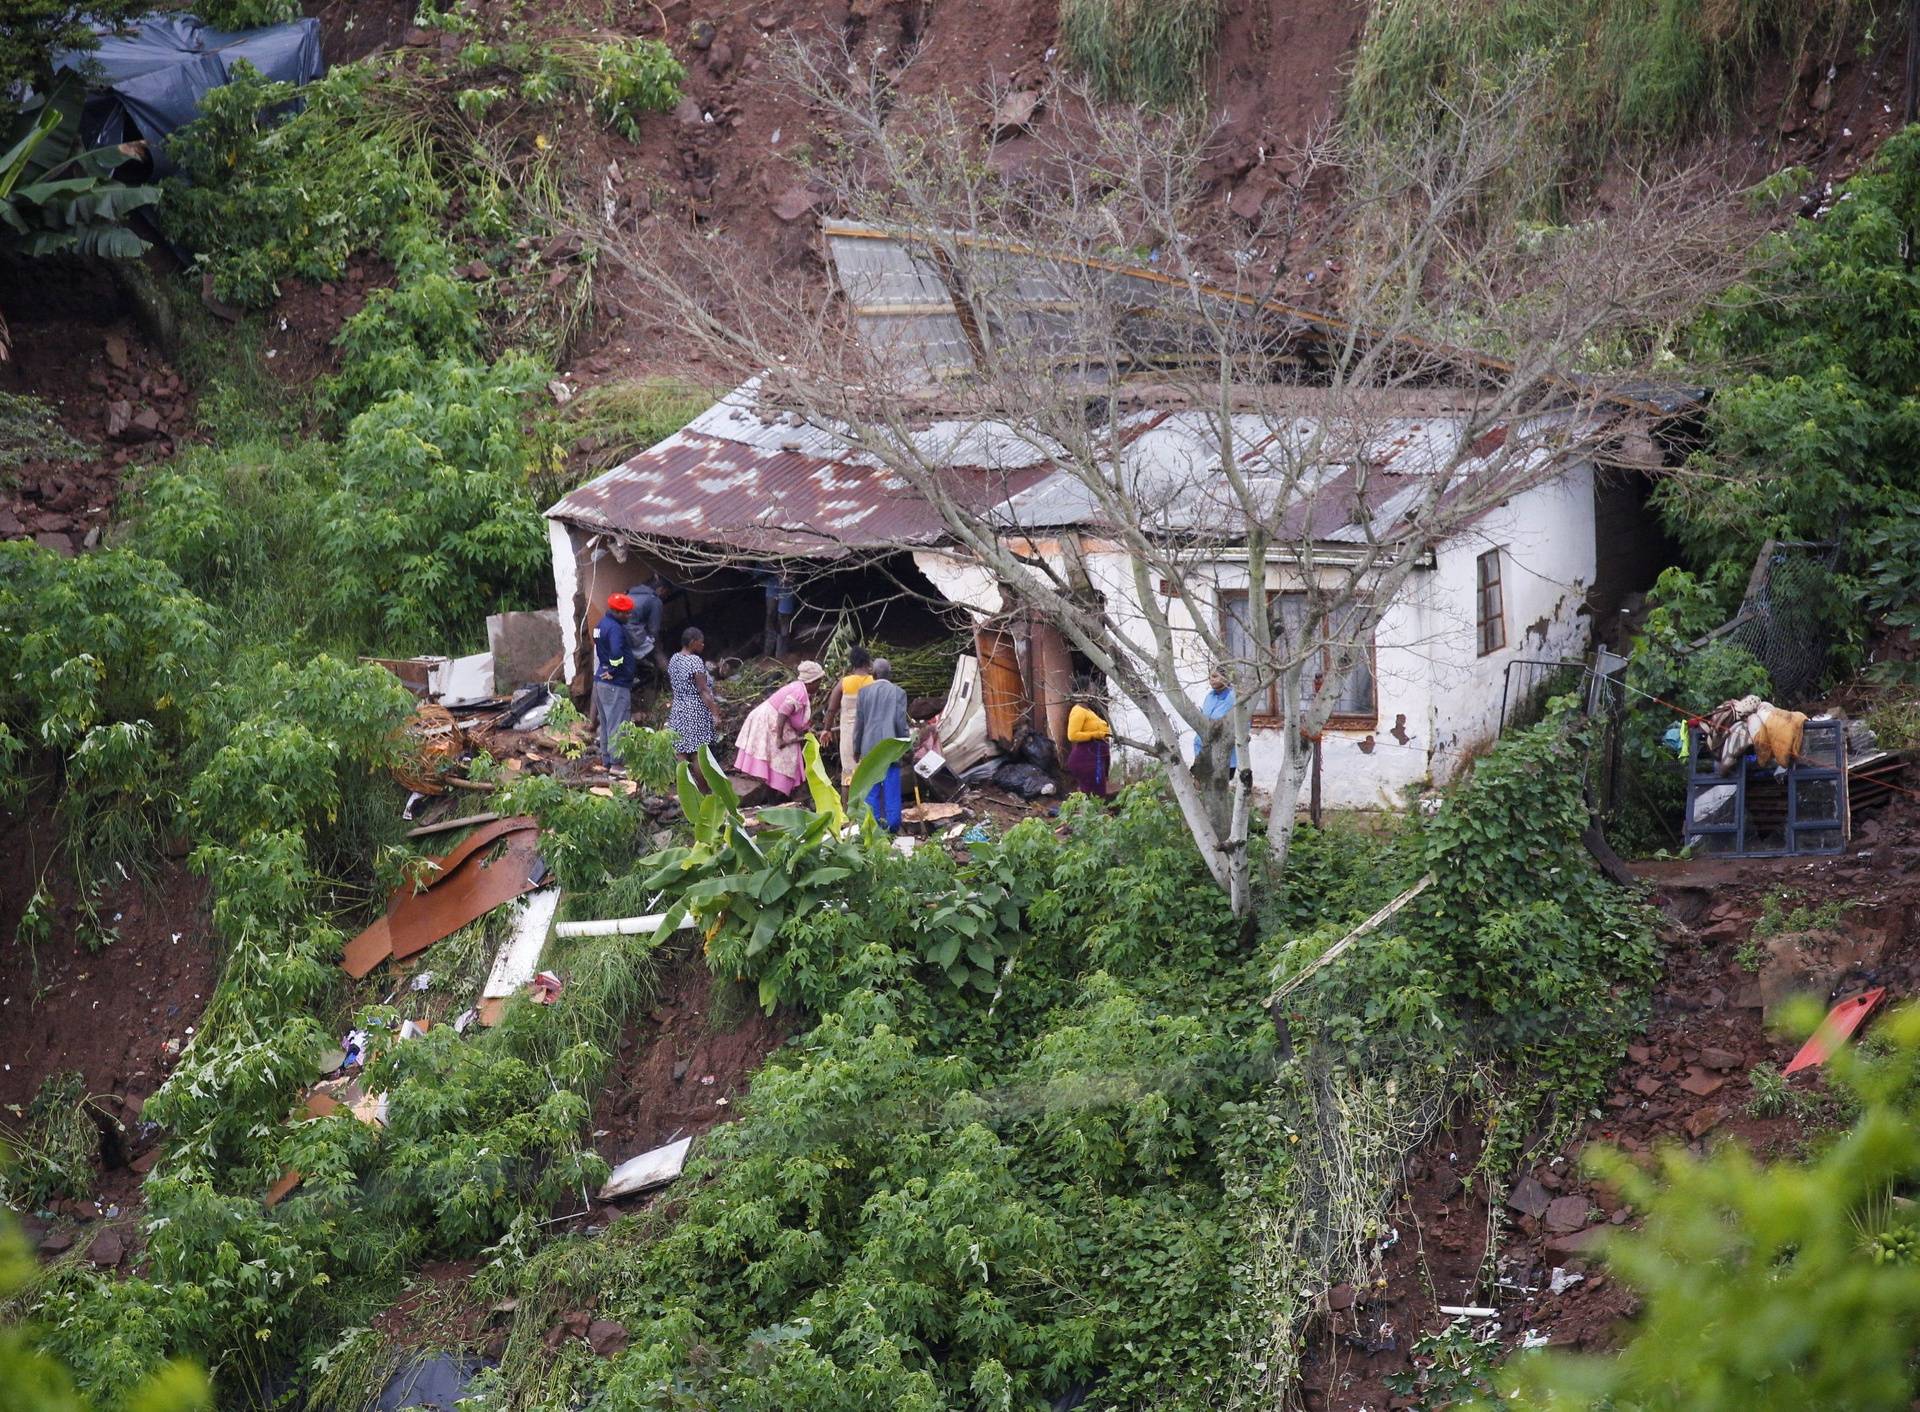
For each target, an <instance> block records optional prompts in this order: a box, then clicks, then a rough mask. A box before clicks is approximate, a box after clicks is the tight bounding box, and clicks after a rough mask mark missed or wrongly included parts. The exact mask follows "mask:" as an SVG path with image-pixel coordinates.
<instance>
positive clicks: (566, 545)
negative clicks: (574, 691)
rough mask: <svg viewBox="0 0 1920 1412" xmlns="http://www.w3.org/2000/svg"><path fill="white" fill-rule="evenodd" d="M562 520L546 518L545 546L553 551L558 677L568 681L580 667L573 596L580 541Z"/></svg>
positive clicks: (576, 588) (577, 586) (577, 585)
mask: <svg viewBox="0 0 1920 1412" xmlns="http://www.w3.org/2000/svg"><path fill="white" fill-rule="evenodd" d="M578 541H579V536H578V535H577V533H576V531H574V530H573V529H571V528H570V527H569V526H568V525H567V523H566V522H565V521H564V520H548V521H547V545H548V547H549V548H550V549H551V550H552V551H553V595H554V602H555V603H556V604H557V605H558V606H559V609H560V679H561V680H562V681H569V682H570V681H572V680H573V676H574V673H575V672H577V671H579V670H580V660H579V659H580V623H579V621H578V619H577V618H576V617H575V615H574V596H575V595H576V594H577V593H579V591H580V544H579V542H578Z"/></svg>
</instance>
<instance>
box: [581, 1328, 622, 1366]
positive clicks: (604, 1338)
mask: <svg viewBox="0 0 1920 1412" xmlns="http://www.w3.org/2000/svg"><path fill="white" fill-rule="evenodd" d="M587 1347H588V1348H591V1349H592V1350H593V1351H594V1353H595V1354H597V1355H598V1356H599V1357H601V1358H617V1357H618V1356H619V1355H620V1354H622V1353H625V1352H626V1351H627V1326H626V1325H625V1324H622V1323H618V1322H616V1321H615V1320H612V1319H595V1320H594V1321H593V1322H592V1323H591V1324H589V1325H587Z"/></svg>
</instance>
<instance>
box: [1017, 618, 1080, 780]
mask: <svg viewBox="0 0 1920 1412" xmlns="http://www.w3.org/2000/svg"><path fill="white" fill-rule="evenodd" d="M1027 653H1028V657H1029V660H1030V663H1031V667H1032V677H1033V714H1034V720H1035V721H1036V722H1038V721H1044V722H1045V723H1046V728H1047V735H1048V736H1049V737H1050V738H1051V739H1052V741H1053V743H1054V746H1055V747H1056V748H1057V749H1058V750H1059V752H1060V758H1061V759H1063V760H1064V759H1066V757H1067V751H1068V750H1069V749H1070V748H1071V743H1070V742H1069V741H1068V740H1067V716H1068V713H1069V712H1070V711H1071V710H1072V708H1073V702H1072V699H1071V698H1072V696H1073V653H1072V652H1071V651H1070V650H1069V649H1068V647H1067V640H1066V638H1064V637H1062V636H1061V635H1060V629H1058V628H1056V627H1055V626H1054V625H1053V624H1052V623H1049V622H1046V621H1044V620H1042V619H1038V618H1036V619H1034V620H1033V621H1032V622H1031V623H1030V624H1029V626H1028V629H1027Z"/></svg>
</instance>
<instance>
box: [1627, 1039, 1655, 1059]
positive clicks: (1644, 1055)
mask: <svg viewBox="0 0 1920 1412" xmlns="http://www.w3.org/2000/svg"><path fill="white" fill-rule="evenodd" d="M1627 1058H1628V1059H1630V1060H1632V1061H1633V1062H1634V1063H1636V1064H1644V1063H1646V1062H1647V1061H1648V1060H1649V1059H1651V1058H1653V1051H1652V1050H1651V1049H1649V1048H1647V1047H1646V1045H1644V1044H1629V1045H1628V1046H1627Z"/></svg>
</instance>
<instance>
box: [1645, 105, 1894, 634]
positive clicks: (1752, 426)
mask: <svg viewBox="0 0 1920 1412" xmlns="http://www.w3.org/2000/svg"><path fill="white" fill-rule="evenodd" d="M1917 218H1920V130H1915V129H1907V130H1905V131H1903V132H1898V133H1895V134H1894V135H1893V136H1891V137H1889V138H1888V139H1887V141H1886V142H1885V143H1884V144H1883V145H1882V146H1881V148H1880V150H1879V151H1878V152H1877V153H1876V154H1875V156H1874V158H1873V160H1872V161H1871V162H1870V163H1868V165H1867V166H1866V167H1864V168H1863V169H1862V170H1861V171H1860V172H1859V173H1858V174H1856V175H1855V176H1853V177H1852V178H1850V179H1849V180H1848V181H1847V182H1846V183H1845V184H1844V185H1842V186H1840V187H1838V188H1837V189H1836V190H1835V191H1834V192H1833V193H1832V200H1831V203H1830V204H1828V205H1827V206H1825V207H1824V208H1823V210H1822V211H1821V212H1820V214H1819V215H1818V217H1817V219H1813V220H1802V221H1795V222H1793V223H1792V224H1791V226H1790V227H1789V228H1788V229H1787V230H1785V231H1783V232H1782V233H1781V234H1779V235H1778V236H1777V237H1775V240H1774V244H1773V248H1772V250H1771V251H1770V252H1769V253H1770V257H1771V258H1769V259H1768V260H1766V261H1764V262H1763V263H1762V265H1761V267H1760V272H1759V273H1758V274H1757V275H1756V276H1755V277H1754V279H1753V281H1752V282H1751V284H1750V285H1749V286H1747V287H1746V288H1744V289H1741V290H1737V291H1735V295H1734V297H1733V298H1731V299H1730V300H1729V301H1727V304H1726V307H1725V308H1724V309H1723V310H1722V311H1720V312H1719V313H1718V314H1717V315H1716V316H1715V317H1713V318H1712V319H1711V320H1709V321H1708V323H1707V324H1706V325H1705V326H1704V327H1703V328H1702V329H1700V330H1699V331H1698V332H1697V337H1698V340H1699V343H1700V351H1701V353H1702V354H1703V355H1704V357H1705V358H1706V359H1707V360H1708V361H1712V362H1722V361H1724V362H1727V363H1731V364H1733V365H1734V366H1737V367H1747V368H1751V369H1753V370H1754V371H1752V372H1750V373H1748V374H1746V375H1745V376H1741V377H1736V378H1734V379H1732V380H1730V381H1728V382H1726V383H1724V384H1723V385H1722V386H1720V387H1719V388H1717V389H1716V390H1715V393H1714V398H1713V403H1712V407H1711V411H1710V414H1709V420H1710V424H1711V430H1712V432H1713V436H1714V449H1713V457H1712V469H1714V470H1715V471H1716V472H1717V474H1715V475H1712V476H1708V477H1684V478H1677V479H1675V480H1673V481H1669V482H1666V483H1663V486H1662V487H1661V489H1660V490H1659V492H1658V495H1659V503H1660V504H1661V507H1662V510H1663V513H1664V515H1665V517H1666V520H1667V523H1668V525H1669V527H1670V528H1671V529H1672V531H1673V533H1674V534H1675V535H1676V536H1677V537H1678V538H1679V539H1680V541H1681V543H1682V544H1683V545H1684V546H1685V547H1686V549H1687V551H1688V553H1689V555H1690V557H1691V558H1692V560H1693V561H1694V562H1695V563H1696V564H1697V565H1699V566H1701V567H1702V568H1703V569H1705V568H1709V567H1710V568H1712V569H1713V570H1715V571H1717V572H1722V573H1725V574H1726V575H1727V576H1729V577H1731V578H1736V579H1737V578H1738V577H1741V576H1744V575H1745V573H1746V572H1747V569H1748V567H1749V566H1750V565H1751V564H1752V562H1753V558H1754V555H1755V553H1756V551H1757V549H1758V548H1759V546H1760V544H1761V543H1762V542H1764V541H1765V540H1767V539H1779V540H1816V541H1818V540H1837V541H1838V542H1839V544H1840V546H1841V556H1842V557H1841V564H1840V568H1841V570H1842V573H1843V575H1845V576H1848V577H1843V578H1842V580H1841V582H1840V583H1839V584H1838V586H1837V596H1838V598H1839V601H1838V602H1837V603H1835V604H1826V603H1822V604H1819V605H1817V607H1818V610H1819V619H1820V622H1819V624H1818V625H1819V626H1824V627H1825V628H1826V629H1827V630H1828V631H1830V632H1832V633H1834V634H1835V635H1836V636H1837V637H1838V638H1839V639H1840V640H1841V641H1842V643H1843V644H1844V643H1846V642H1847V641H1849V640H1857V639H1859V638H1860V637H1861V636H1862V635H1863V620H1864V616H1865V614H1866V613H1868V612H1871V613H1873V614H1876V615H1879V616H1881V617H1884V618H1885V619H1886V620H1887V621H1889V622H1891V623H1893V624H1895V625H1900V626H1904V625H1906V624H1907V623H1908V621H1909V620H1912V619H1913V600H1914V594H1915V591H1916V587H1920V585H1917V584H1916V581H1915V579H1914V577H1913V566H1912V564H1911V562H1910V561H1909V558H1910V551H1911V550H1912V549H1913V548H1914V547H1915V546H1914V544H1913V531H1912V528H1911V526H1912V523H1913V515H1912V510H1913V506H1914V504H1915V502H1916V496H1920V482H1916V480H1915V477H1914V469H1913V468H1914V466H1915V464H1916V461H1915V453H1916V448H1920V396H1916V394H1915V392H1914V388H1915V387H1916V386H1920V337H1917V336H1916V335H1917V334H1920V314H1917V313H1916V312H1915V311H1916V309H1920V273H1916V271H1915V269H1914V268H1913V265H1912V263H1911V261H1910V259H1909V253H1910V252H1909V249H1908V245H1909V242H1908V238H1907V234H1906V233H1907V232H1908V231H1909V230H1910V229H1912V228H1913V226H1914V223H1915V221H1916V219H1917ZM1683 482H1684V483H1683Z"/></svg>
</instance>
